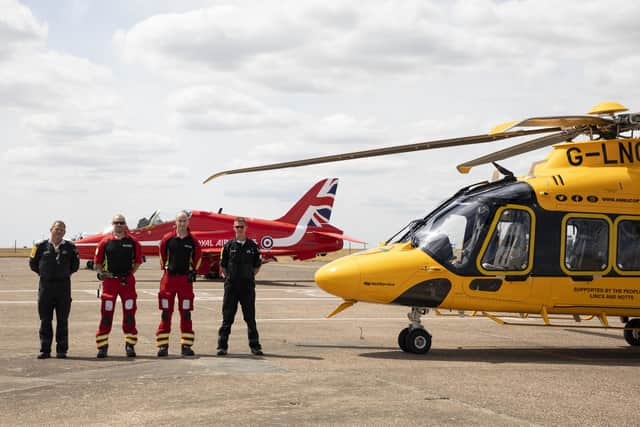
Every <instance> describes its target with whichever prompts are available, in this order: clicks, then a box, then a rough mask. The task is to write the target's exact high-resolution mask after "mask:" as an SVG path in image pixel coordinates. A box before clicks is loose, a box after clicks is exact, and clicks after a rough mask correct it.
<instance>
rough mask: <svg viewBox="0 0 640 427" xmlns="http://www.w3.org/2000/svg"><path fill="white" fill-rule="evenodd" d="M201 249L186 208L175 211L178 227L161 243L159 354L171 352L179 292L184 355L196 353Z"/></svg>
mask: <svg viewBox="0 0 640 427" xmlns="http://www.w3.org/2000/svg"><path fill="white" fill-rule="evenodd" d="M200 257H201V249H200V244H199V243H198V240H197V239H195V238H194V237H193V235H192V234H191V231H190V230H189V217H188V215H187V214H186V213H185V212H180V213H178V215H176V229H175V231H173V232H171V233H167V234H165V236H164V237H163V238H162V242H161V243H160V263H161V266H162V269H163V270H164V275H163V276H162V280H161V281H160V292H158V303H159V305H160V310H161V311H162V314H161V320H160V325H159V326H158V330H157V331H156V343H157V346H158V357H166V356H168V355H169V334H170V332H171V317H172V315H173V305H174V302H175V297H176V295H178V310H179V311H180V331H181V332H182V337H181V343H182V355H183V356H194V355H195V353H194V351H193V349H192V348H191V346H192V345H193V340H194V338H195V335H194V334H193V327H192V324H191V311H192V310H193V297H194V295H193V282H194V281H195V279H196V271H197V270H198V267H199V264H200Z"/></svg>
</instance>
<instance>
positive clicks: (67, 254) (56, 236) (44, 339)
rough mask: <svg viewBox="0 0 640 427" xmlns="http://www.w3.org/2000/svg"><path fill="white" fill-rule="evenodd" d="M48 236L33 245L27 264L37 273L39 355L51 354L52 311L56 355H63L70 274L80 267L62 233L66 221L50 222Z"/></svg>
mask: <svg viewBox="0 0 640 427" xmlns="http://www.w3.org/2000/svg"><path fill="white" fill-rule="evenodd" d="M50 231H51V238H50V239H48V240H43V241H42V242H39V243H37V244H35V245H34V246H33V249H32V250H31V256H30V257H29V267H30V268H31V270H33V271H34V272H35V273H37V274H38V276H40V283H39V285H38V314H39V316H40V353H39V354H38V359H48V358H49V357H51V343H52V341H53V324H52V321H53V312H54V311H55V313H56V357H57V358H58V359H64V358H66V357H67V351H68V350H69V326H68V325H69V312H70V311H71V275H72V274H73V273H75V272H76V271H78V268H79V267H80V257H79V256H78V251H77V249H76V246H75V245H74V244H73V243H72V242H70V241H68V240H64V239H63V237H64V235H65V233H66V226H65V223H64V222H62V221H55V222H54V223H53V224H52V225H51V229H50Z"/></svg>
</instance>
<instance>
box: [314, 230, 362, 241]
mask: <svg viewBox="0 0 640 427" xmlns="http://www.w3.org/2000/svg"><path fill="white" fill-rule="evenodd" d="M311 233H313V234H319V235H321V236H327V237H333V238H334V239H340V240H348V241H349V242H354V243H361V244H365V243H367V242H363V241H362V240H358V239H356V238H354V237H349V236H347V235H346V234H339V233H332V232H330V231H312V232H311Z"/></svg>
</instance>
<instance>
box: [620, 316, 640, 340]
mask: <svg viewBox="0 0 640 427" xmlns="http://www.w3.org/2000/svg"><path fill="white" fill-rule="evenodd" d="M624 327H625V328H640V319H631V320H629V321H628V322H627V324H626V325H624ZM624 339H625V340H626V341H627V343H628V344H629V345H633V346H638V345H640V330H636V331H624Z"/></svg>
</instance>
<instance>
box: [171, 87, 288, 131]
mask: <svg viewBox="0 0 640 427" xmlns="http://www.w3.org/2000/svg"><path fill="white" fill-rule="evenodd" d="M169 105H170V107H171V108H172V109H173V110H174V116H173V118H174V123H175V124H176V125H177V126H180V127H184V128H186V129H191V130H218V131H220V130H246V129H252V128H272V127H273V128H279V127H288V126H292V125H293V124H295V123H296V122H297V114H296V113H295V112H293V111H291V110H288V109H285V108H277V107H270V106H267V105H265V104H264V103H262V102H260V101H258V100H257V99H255V98H253V97H251V96H249V95H247V94H245V93H241V92H238V91H235V90H232V89H229V88H222V87H213V86H196V87H189V88H187V89H183V90H181V91H179V92H177V93H175V94H173V95H172V96H171V97H170V99H169Z"/></svg>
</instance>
